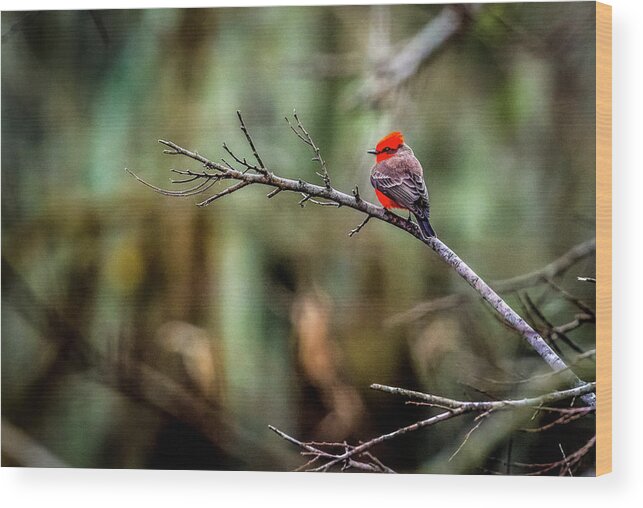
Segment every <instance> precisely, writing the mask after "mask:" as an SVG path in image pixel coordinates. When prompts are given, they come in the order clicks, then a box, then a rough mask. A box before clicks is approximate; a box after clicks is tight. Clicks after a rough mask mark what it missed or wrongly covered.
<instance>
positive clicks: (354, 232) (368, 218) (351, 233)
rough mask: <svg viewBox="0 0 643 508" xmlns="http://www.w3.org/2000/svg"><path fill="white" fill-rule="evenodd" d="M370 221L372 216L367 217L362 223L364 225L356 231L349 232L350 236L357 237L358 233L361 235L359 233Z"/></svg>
mask: <svg viewBox="0 0 643 508" xmlns="http://www.w3.org/2000/svg"><path fill="white" fill-rule="evenodd" d="M369 220H371V216H370V215H367V216H366V218H365V219H364V220H363V221H362V223H361V224H360V225H359V226H357V227H356V228H355V229H351V230H350V231H349V233H348V236H350V237H352V236H353V235H356V234H357V233H359V232H360V231H361V230H362V228H363V227H364V226H366V223H367V222H368V221H369Z"/></svg>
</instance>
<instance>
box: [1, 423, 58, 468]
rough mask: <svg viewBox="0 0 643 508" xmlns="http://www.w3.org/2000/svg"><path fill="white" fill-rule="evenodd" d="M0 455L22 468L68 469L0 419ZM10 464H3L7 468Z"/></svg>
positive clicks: (45, 450)
mask: <svg viewBox="0 0 643 508" xmlns="http://www.w3.org/2000/svg"><path fill="white" fill-rule="evenodd" d="M2 453H3V454H6V456H7V457H8V458H9V459H10V460H12V461H14V462H15V463H16V464H18V465H20V466H23V467H69V464H66V463H65V462H63V461H62V460H60V459H59V458H58V457H56V456H55V455H54V454H53V453H51V452H50V451H49V450H48V449H47V448H45V447H44V446H43V445H41V444H40V443H38V442H37V441H36V440H35V439H33V438H32V437H31V436H29V435H28V434H27V433H26V432H24V431H23V430H22V429H19V428H18V427H16V426H15V425H13V424H11V423H9V421H7V420H6V419H5V418H3V419H2ZM7 465H10V464H3V466H7Z"/></svg>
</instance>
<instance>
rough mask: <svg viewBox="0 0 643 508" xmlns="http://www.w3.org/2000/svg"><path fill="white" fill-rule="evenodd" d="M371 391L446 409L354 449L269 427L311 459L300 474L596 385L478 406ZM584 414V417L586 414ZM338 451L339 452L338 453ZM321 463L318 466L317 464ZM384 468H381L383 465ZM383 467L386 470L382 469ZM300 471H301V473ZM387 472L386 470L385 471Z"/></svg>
mask: <svg viewBox="0 0 643 508" xmlns="http://www.w3.org/2000/svg"><path fill="white" fill-rule="evenodd" d="M371 388H372V389H374V390H378V391H382V392H385V393H390V394H393V395H398V396H400V397H403V398H405V399H407V400H411V401H419V402H420V403H421V404H423V405H429V406H433V407H439V408H442V409H445V411H443V412H441V413H438V414H437V415H434V416H432V417H430V418H427V419H425V420H420V421H418V422H415V423H413V424H411V425H407V426H405V427H401V428H399V429H397V430H395V431H393V432H389V433H387V434H382V435H380V436H378V437H376V438H373V439H370V440H368V441H366V442H364V443H361V444H359V445H356V446H353V445H348V444H347V443H312V442H302V441H299V440H298V439H295V438H293V437H291V436H289V435H288V434H286V433H285V432H283V431H281V430H279V429H277V428H275V427H273V426H270V429H271V430H272V431H273V432H275V433H276V434H278V435H279V436H280V437H282V438H283V439H285V440H286V441H289V442H290V443H293V444H295V445H296V446H299V447H300V448H301V449H302V452H301V453H302V455H304V456H307V457H308V456H312V458H311V459H310V460H309V461H308V462H307V463H306V464H304V466H302V468H303V470H305V471H311V472H326V471H329V470H330V469H331V468H333V467H335V466H340V465H341V467H342V469H345V468H349V467H356V466H355V465H354V464H353V463H352V461H354V460H355V457H363V456H364V455H365V453H366V452H369V450H370V449H371V448H373V447H374V446H376V445H379V444H381V443H383V442H384V441H390V440H392V439H395V438H397V437H399V436H402V435H404V434H408V433H410V432H414V431H416V430H420V429H423V428H426V427H430V426H433V425H436V424H438V423H440V422H443V421H446V420H450V419H452V418H455V417H457V416H460V415H463V414H465V413H476V412H477V413H481V416H482V417H484V418H487V417H488V416H489V415H490V414H492V413H494V412H496V411H505V410H509V409H519V408H531V407H533V408H540V407H542V406H544V405H546V404H552V403H555V402H559V401H561V400H566V399H571V398H574V397H580V396H583V395H586V394H588V393H592V392H593V391H594V390H595V389H596V383H585V384H583V385H581V386H578V387H576V388H572V389H569V390H562V391H556V392H551V393H546V394H544V395H541V396H539V397H529V398H524V399H506V400H497V401H477V402H466V401H460V400H455V399H449V398H447V397H440V396H437V395H431V394H428V393H423V392H417V391H413V390H405V389H403V388H397V387H393V386H385V385H379V384H373V385H371ZM587 410H588V411H587V412H590V411H591V408H587ZM585 414H587V413H585ZM476 428H477V426H475V427H474V428H473V429H472V430H471V431H469V433H468V434H467V436H466V437H465V441H464V442H463V444H462V445H460V447H458V449H457V450H456V451H455V452H454V454H453V455H452V457H453V456H455V454H456V453H457V452H458V451H460V449H461V448H462V446H464V444H465V443H466V440H467V439H468V436H470V435H471V433H472V432H473V430H475V429H476ZM337 450H339V451H337ZM373 459H374V458H373V456H372V455H370V461H369V462H366V463H365V464H367V467H362V468H360V469H363V470H371V471H375V466H374V464H375V462H373ZM320 462H321V464H319V463H320ZM377 465H378V467H380V469H379V470H377V471H378V472H392V471H386V470H384V469H382V468H381V466H380V465H381V462H379V461H377ZM382 466H383V465H382ZM384 467H386V466H384ZM302 468H300V470H301V469H302ZM387 469H388V468H387Z"/></svg>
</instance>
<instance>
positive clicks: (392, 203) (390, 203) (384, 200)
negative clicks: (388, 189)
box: [375, 189, 408, 210]
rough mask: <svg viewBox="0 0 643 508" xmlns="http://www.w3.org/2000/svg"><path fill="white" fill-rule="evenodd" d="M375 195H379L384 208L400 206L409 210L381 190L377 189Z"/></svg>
mask: <svg viewBox="0 0 643 508" xmlns="http://www.w3.org/2000/svg"><path fill="white" fill-rule="evenodd" d="M375 196H377V200H378V201H379V202H380V203H381V205H382V206H383V207H384V208H387V209H389V210H390V209H391V208H400V209H402V210H408V208H406V207H405V206H402V205H400V204H399V203H396V202H395V201H393V200H392V199H390V198H387V197H386V196H385V195H384V194H382V193H381V192H380V191H378V190H377V189H375Z"/></svg>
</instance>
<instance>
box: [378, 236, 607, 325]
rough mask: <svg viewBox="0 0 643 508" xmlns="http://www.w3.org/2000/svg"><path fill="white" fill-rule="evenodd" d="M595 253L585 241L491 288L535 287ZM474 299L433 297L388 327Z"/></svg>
mask: <svg viewBox="0 0 643 508" xmlns="http://www.w3.org/2000/svg"><path fill="white" fill-rule="evenodd" d="M594 252H596V239H595V238H592V239H591V240H586V241H584V242H582V243H579V244H577V245H575V246H574V247H572V248H571V249H569V250H568V251H567V252H566V253H565V254H563V255H562V256H560V257H559V258H558V259H555V260H554V261H552V262H551V263H549V264H548V265H546V266H544V267H542V268H540V269H538V270H535V271H533V272H530V273H526V274H524V275H518V276H516V277H511V278H510V279H504V280H499V281H496V282H492V286H493V287H494V288H495V289H496V291H497V292H498V293H510V292H513V291H518V290H520V289H526V288H529V287H532V286H536V285H538V284H544V283H547V282H548V281H551V280H552V279H554V278H556V277H560V276H561V275H563V274H564V273H565V272H567V270H569V269H570V268H571V267H572V266H574V265H575V264H576V263H578V262H579V261H581V260H583V259H585V258H587V257H588V256H591V255H592V254H594ZM476 300H477V298H476V296H475V295H472V294H471V293H454V294H450V295H447V296H443V297H440V298H435V299H433V300H429V301H426V302H422V303H419V304H418V305H416V306H415V307H413V308H411V309H409V310H407V311H405V312H402V313H400V314H397V315H395V316H393V317H392V318H391V319H389V320H388V322H387V324H388V325H391V326H392V325H397V324H400V323H408V322H411V321H417V320H418V319H422V318H423V317H425V316H427V315H428V314H430V313H431V312H437V311H442V310H448V309H452V308H454V307H458V306H460V305H463V304H467V303H471V302H474V301H476Z"/></svg>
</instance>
